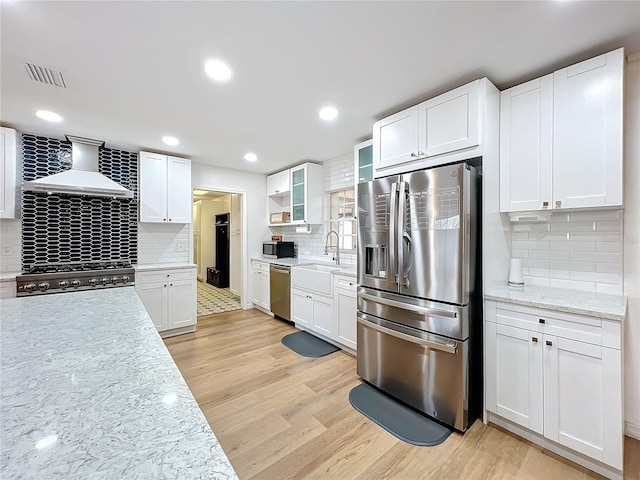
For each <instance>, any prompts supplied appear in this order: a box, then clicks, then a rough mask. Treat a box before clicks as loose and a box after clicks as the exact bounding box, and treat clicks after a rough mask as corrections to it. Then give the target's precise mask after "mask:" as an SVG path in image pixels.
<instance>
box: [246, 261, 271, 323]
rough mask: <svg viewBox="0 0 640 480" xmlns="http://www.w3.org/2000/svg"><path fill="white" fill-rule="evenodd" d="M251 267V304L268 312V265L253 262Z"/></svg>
mask: <svg viewBox="0 0 640 480" xmlns="http://www.w3.org/2000/svg"><path fill="white" fill-rule="evenodd" d="M252 266H253V272H252V282H251V291H252V302H253V304H254V305H255V306H257V307H260V308H261V309H262V310H265V311H267V312H269V311H270V310H271V297H270V286H269V275H270V274H269V263H268V262H258V261H253V263H252Z"/></svg>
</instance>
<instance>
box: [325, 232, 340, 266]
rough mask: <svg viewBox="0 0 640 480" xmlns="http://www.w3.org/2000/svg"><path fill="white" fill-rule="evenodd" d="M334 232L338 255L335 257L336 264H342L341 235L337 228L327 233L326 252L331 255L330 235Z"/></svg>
mask: <svg viewBox="0 0 640 480" xmlns="http://www.w3.org/2000/svg"><path fill="white" fill-rule="evenodd" d="M332 233H333V234H335V236H336V255H335V257H333V259H334V260H335V261H336V265H340V237H339V236H338V232H336V231H335V230H331V231H330V232H329V233H327V239H326V240H325V242H324V254H325V255H329V236H330V235H331V234H332Z"/></svg>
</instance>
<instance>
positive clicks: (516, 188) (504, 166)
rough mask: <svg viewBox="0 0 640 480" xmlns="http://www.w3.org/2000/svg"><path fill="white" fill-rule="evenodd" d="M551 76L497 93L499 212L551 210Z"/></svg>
mask: <svg viewBox="0 0 640 480" xmlns="http://www.w3.org/2000/svg"><path fill="white" fill-rule="evenodd" d="M552 155H553V74H550V75H547V76H545V77H542V78H538V79H535V80H532V81H530V82H527V83H524V84H522V85H518V86H517V87H513V88H510V89H508V90H505V91H503V92H502V93H501V94H500V210H501V211H503V212H518V211H525V210H540V209H546V208H551V200H552V193H551V161H552Z"/></svg>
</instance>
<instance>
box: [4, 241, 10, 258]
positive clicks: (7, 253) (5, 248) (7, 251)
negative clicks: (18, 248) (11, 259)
mask: <svg viewBox="0 0 640 480" xmlns="http://www.w3.org/2000/svg"><path fill="white" fill-rule="evenodd" d="M2 254H3V255H11V245H9V244H8V243H5V244H4V245H2Z"/></svg>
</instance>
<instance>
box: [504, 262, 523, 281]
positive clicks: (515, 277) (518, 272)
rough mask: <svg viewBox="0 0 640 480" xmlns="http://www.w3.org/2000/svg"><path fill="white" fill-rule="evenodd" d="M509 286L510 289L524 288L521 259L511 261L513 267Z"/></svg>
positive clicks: (510, 270) (510, 269) (510, 272)
mask: <svg viewBox="0 0 640 480" xmlns="http://www.w3.org/2000/svg"><path fill="white" fill-rule="evenodd" d="M507 285H509V286H510V287H524V279H523V278H522V260H520V259H519V258H512V259H511V267H510V268H509V280H507Z"/></svg>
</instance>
